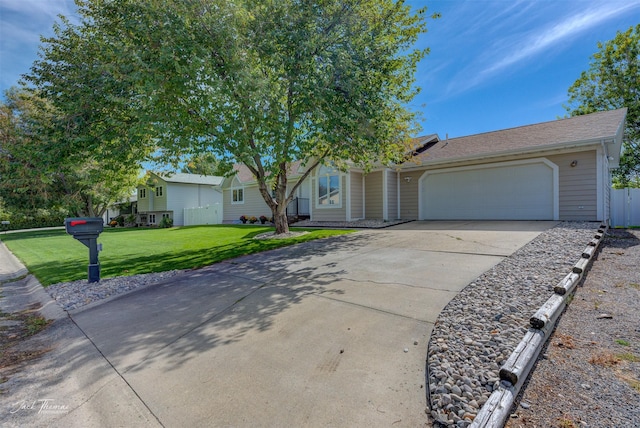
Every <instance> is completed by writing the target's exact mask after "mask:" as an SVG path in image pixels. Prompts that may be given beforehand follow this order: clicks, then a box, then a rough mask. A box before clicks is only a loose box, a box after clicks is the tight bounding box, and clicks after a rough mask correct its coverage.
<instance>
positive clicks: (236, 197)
mask: <svg viewBox="0 0 640 428" xmlns="http://www.w3.org/2000/svg"><path fill="white" fill-rule="evenodd" d="M231 203H232V204H244V188H243V187H238V188H235V189H231Z"/></svg>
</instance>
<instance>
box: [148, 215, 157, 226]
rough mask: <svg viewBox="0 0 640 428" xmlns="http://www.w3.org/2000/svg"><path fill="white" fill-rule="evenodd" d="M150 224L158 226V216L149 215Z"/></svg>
mask: <svg viewBox="0 0 640 428" xmlns="http://www.w3.org/2000/svg"><path fill="white" fill-rule="evenodd" d="M149 224H156V215H155V214H149Z"/></svg>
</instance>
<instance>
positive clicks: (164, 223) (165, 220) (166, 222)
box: [158, 217, 173, 229]
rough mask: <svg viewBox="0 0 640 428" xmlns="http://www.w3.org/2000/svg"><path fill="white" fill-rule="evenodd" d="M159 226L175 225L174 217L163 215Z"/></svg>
mask: <svg viewBox="0 0 640 428" xmlns="http://www.w3.org/2000/svg"><path fill="white" fill-rule="evenodd" d="M158 227H161V228H163V229H166V228H169V227H173V219H172V218H170V217H162V220H160V224H158Z"/></svg>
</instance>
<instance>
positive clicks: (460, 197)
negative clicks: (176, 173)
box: [223, 109, 627, 222]
mask: <svg viewBox="0 0 640 428" xmlns="http://www.w3.org/2000/svg"><path fill="white" fill-rule="evenodd" d="M626 112H627V110H626V109H618V110H611V111H606V112H598V113H593V114H589V115H583V116H576V117H571V118H567V119H560V120H556V121H552V122H544V123H538V124H534V125H528V126H521V127H517V128H511V129H505V130H501V131H495V132H487V133H483V134H477V135H471V136H467V137H460V138H452V139H445V140H440V139H439V138H438V136H437V135H430V136H427V137H421V138H418V139H417V144H416V149H415V153H414V156H413V159H412V160H410V161H408V162H406V163H404V164H402V165H396V166H394V167H392V168H388V167H379V168H375V169H373V170H372V171H371V172H369V173H367V174H365V173H364V172H363V171H362V170H359V169H357V168H352V169H350V170H349V171H348V172H346V173H342V172H340V171H337V170H333V169H331V168H328V167H324V166H323V167H319V168H317V170H316V171H314V172H313V173H312V174H311V175H310V176H309V177H308V178H307V179H306V180H305V183H303V184H302V186H301V187H300V189H299V195H298V196H300V197H303V198H309V199H310V203H309V217H310V219H311V220H315V221H323V220H324V221H326V220H338V221H341V220H346V221H352V220H357V219H363V218H366V219H383V220H393V219H399V218H401V219H416V220H588V221H608V220H609V205H610V189H611V169H613V168H616V167H618V165H619V160H620V151H621V147H622V136H623V132H624V124H625V117H626ZM237 171H238V173H237V174H236V175H235V176H234V177H232V178H230V179H227V180H225V183H224V184H223V192H224V206H225V215H224V220H225V222H233V221H236V220H237V219H238V217H239V215H241V214H244V215H255V216H258V215H261V214H264V213H267V214H269V213H270V211H269V209H268V207H267V206H266V204H265V203H264V201H263V200H262V197H261V195H260V194H259V193H258V191H257V184H256V182H255V179H254V178H253V177H252V176H251V173H250V172H249V170H248V169H247V168H246V167H242V166H240V167H237ZM303 172H304V170H302V169H300V168H299V165H296V166H295V168H294V169H293V170H292V173H291V177H290V180H291V181H296V180H297V178H298V177H300V175H301V174H302V173H303Z"/></svg>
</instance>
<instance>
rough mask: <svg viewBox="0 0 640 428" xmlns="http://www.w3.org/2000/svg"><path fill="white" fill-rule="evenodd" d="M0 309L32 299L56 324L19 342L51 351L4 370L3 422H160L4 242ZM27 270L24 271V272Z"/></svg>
mask: <svg viewBox="0 0 640 428" xmlns="http://www.w3.org/2000/svg"><path fill="white" fill-rule="evenodd" d="M0 273H1V275H2V276H0V293H1V296H2V297H0V310H1V311H2V312H4V313H16V312H19V311H23V310H25V309H27V308H29V307H30V306H31V305H33V304H38V305H40V307H41V308H40V310H39V312H40V313H41V315H42V316H44V317H45V318H47V319H50V320H53V323H52V324H51V325H50V326H49V327H48V328H47V329H46V330H45V331H44V332H42V333H40V334H37V335H35V336H33V337H31V338H29V339H27V340H25V341H24V342H22V343H21V344H20V345H19V349H20V350H24V351H33V350H48V352H46V353H45V354H44V355H43V356H42V357H40V358H38V359H35V360H32V361H30V362H29V363H28V365H27V366H26V367H24V368H22V369H21V370H19V371H17V372H15V373H14V372H13V371H9V372H5V370H10V369H5V368H3V369H1V371H0V377H4V376H7V377H8V378H9V380H8V381H7V382H5V383H3V384H1V385H0V389H1V390H2V391H3V393H2V395H0V397H1V400H0V401H1V403H2V405H1V406H0V408H1V411H0V426H2V427H25V426H29V427H78V428H80V427H83V428H87V427H115V426H122V427H124V426H127V427H135V426H140V427H147V426H161V425H160V424H159V423H158V421H157V419H156V418H155V417H154V416H153V415H152V414H151V412H150V411H149V410H148V409H147V407H146V406H145V405H144V403H143V402H142V401H141V400H140V398H139V397H138V396H137V395H136V393H135V391H133V390H132V389H131V387H130V386H129V385H127V383H126V382H125V381H124V380H123V379H122V377H121V376H120V375H119V374H118V372H117V371H116V370H115V369H114V368H113V366H111V364H109V362H108V361H107V360H106V359H105V358H104V356H103V355H102V354H101V353H100V351H99V350H98V349H97V348H96V347H95V346H94V344H93V343H92V342H91V341H90V340H89V339H88V338H87V336H86V335H85V334H84V333H83V332H82V330H81V329H80V328H78V326H77V325H76V324H75V322H74V321H73V320H72V319H71V318H70V317H69V316H68V315H67V313H66V312H64V311H63V310H62V309H61V308H60V306H59V305H58V304H57V303H56V302H55V301H53V300H52V299H51V297H50V296H49V294H48V293H47V292H46V291H45V290H44V288H43V287H42V285H41V284H40V283H39V282H38V280H36V279H35V278H34V277H33V276H32V275H26V273H27V270H26V269H25V267H24V265H23V264H22V263H21V262H20V261H19V260H18V259H16V258H15V257H14V255H13V254H12V253H11V252H10V251H9V250H8V249H7V248H6V246H5V245H4V243H2V242H0ZM25 275H26V276H25Z"/></svg>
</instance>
